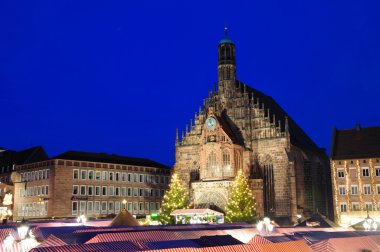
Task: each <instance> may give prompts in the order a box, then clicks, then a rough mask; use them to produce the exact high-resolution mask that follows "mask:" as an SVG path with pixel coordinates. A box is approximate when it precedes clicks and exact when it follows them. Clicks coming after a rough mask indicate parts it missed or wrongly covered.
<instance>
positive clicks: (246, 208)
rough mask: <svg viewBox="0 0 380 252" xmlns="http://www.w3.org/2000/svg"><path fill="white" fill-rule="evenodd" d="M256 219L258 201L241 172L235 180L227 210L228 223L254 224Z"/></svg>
mask: <svg viewBox="0 0 380 252" xmlns="http://www.w3.org/2000/svg"><path fill="white" fill-rule="evenodd" d="M255 217H256V200H255V198H254V197H253V195H252V191H251V189H249V186H248V180H247V179H246V178H245V177H244V175H243V173H242V172H241V171H239V172H238V175H237V176H236V178H235V181H234V183H233V185H232V188H231V191H230V196H229V198H228V203H227V208H226V222H252V221H254V220H255Z"/></svg>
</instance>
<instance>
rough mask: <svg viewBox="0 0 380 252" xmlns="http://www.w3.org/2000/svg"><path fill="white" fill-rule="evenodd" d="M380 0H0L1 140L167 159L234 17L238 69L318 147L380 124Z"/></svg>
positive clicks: (210, 77) (203, 91)
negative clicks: (347, 131) (335, 135)
mask: <svg viewBox="0 0 380 252" xmlns="http://www.w3.org/2000/svg"><path fill="white" fill-rule="evenodd" d="M379 13H380V1H378V0H374V1H369V0H368V1H352V0H342V1H334V0H317V1H283V0H278V1H274V0H265V1H244V2H239V1H204V0H203V1H173V2H169V1H140V0H139V1H77V0H75V1H74V0H73V1H25V2H19V1H5V0H4V1H1V2H0V109H1V113H0V146H3V147H5V148H6V149H14V150H21V149H25V148H29V147H32V146H35V145H42V146H43V147H44V148H45V150H46V151H47V153H48V154H49V156H54V155H57V154H59V153H62V152H64V151H67V150H80V151H93V152H106V153H115V154H120V155H127V156H136V157H146V158H151V159H153V160H156V161H159V162H162V163H164V164H167V165H170V166H171V165H172V164H173V163H174V142H175V129H176V128H179V129H180V130H183V129H185V126H186V124H187V123H189V122H190V118H193V117H194V112H196V111H198V108H199V105H201V104H202V101H203V98H205V97H206V96H207V94H208V91H209V90H210V89H211V88H212V86H213V83H215V82H216V81H217V45H218V42H219V40H220V39H221V38H222V37H223V34H224V30H223V28H224V26H225V24H226V23H227V24H228V26H229V34H230V37H231V38H232V39H233V40H234V41H235V44H236V53H237V76H238V79H240V80H241V81H244V82H245V83H247V84H248V85H250V86H252V87H254V88H256V89H258V90H260V91H262V92H264V93H266V94H268V95H271V96H272V97H273V98H274V99H275V100H276V101H277V102H278V103H279V104H280V105H281V106H282V107H283V108H284V109H285V111H287V112H288V113H289V115H290V116H291V117H292V118H293V119H294V120H295V121H296V122H297V123H298V124H299V125H300V126H301V127H302V128H303V129H304V130H305V132H306V133H307V134H308V135H309V136H310V137H311V138H312V139H313V140H314V141H315V142H316V143H317V144H318V145H319V146H321V147H324V148H326V149H327V150H328V153H329V148H330V141H331V133H332V129H333V127H334V126H336V127H337V128H339V129H342V128H353V127H355V124H356V123H361V124H362V126H375V125H380V109H379V107H380V106H379V97H380V71H379V70H380V14H379Z"/></svg>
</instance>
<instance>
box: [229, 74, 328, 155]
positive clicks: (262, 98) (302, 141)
mask: <svg viewBox="0 0 380 252" xmlns="http://www.w3.org/2000/svg"><path fill="white" fill-rule="evenodd" d="M244 85H245V87H246V92H247V93H248V94H249V97H252V96H253V97H254V99H255V100H256V99H257V98H258V99H259V102H260V105H261V104H262V103H264V105H265V108H269V113H270V115H269V116H270V118H271V117H272V116H273V114H274V115H275V116H276V119H277V120H280V121H281V128H282V129H285V117H288V127H289V133H290V142H291V144H293V145H294V146H297V147H299V148H302V149H308V150H318V151H322V150H323V149H321V148H319V147H318V146H317V145H316V144H315V143H314V141H313V140H312V139H311V138H310V137H309V136H308V135H307V134H306V133H305V132H304V131H303V130H302V129H301V127H300V126H298V124H297V123H296V122H295V121H294V120H293V119H292V118H291V117H290V116H289V114H288V113H286V112H285V110H284V109H283V108H282V107H281V106H280V105H279V104H278V103H277V102H276V101H275V100H274V99H273V98H272V97H271V96H269V95H266V94H264V93H262V92H260V91H258V90H256V89H254V88H252V87H250V86H248V85H246V84H244V83H243V82H240V81H236V87H240V89H241V90H243V88H244ZM265 113H267V111H265ZM266 116H268V115H266ZM276 123H278V122H276Z"/></svg>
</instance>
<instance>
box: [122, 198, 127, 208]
mask: <svg viewBox="0 0 380 252" xmlns="http://www.w3.org/2000/svg"><path fill="white" fill-rule="evenodd" d="M123 209H127V200H126V199H123Z"/></svg>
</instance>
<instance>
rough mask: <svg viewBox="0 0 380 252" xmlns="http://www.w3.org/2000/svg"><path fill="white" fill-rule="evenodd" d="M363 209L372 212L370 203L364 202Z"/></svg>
mask: <svg viewBox="0 0 380 252" xmlns="http://www.w3.org/2000/svg"><path fill="white" fill-rule="evenodd" d="M365 209H366V210H368V211H372V203H371V202H366V203H365Z"/></svg>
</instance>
